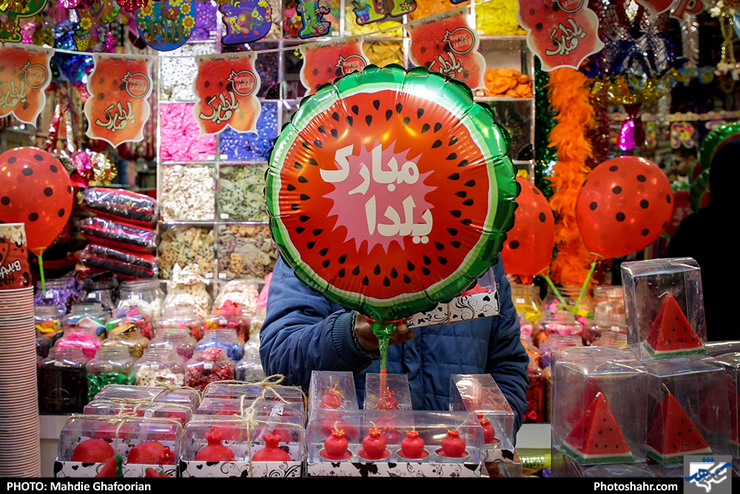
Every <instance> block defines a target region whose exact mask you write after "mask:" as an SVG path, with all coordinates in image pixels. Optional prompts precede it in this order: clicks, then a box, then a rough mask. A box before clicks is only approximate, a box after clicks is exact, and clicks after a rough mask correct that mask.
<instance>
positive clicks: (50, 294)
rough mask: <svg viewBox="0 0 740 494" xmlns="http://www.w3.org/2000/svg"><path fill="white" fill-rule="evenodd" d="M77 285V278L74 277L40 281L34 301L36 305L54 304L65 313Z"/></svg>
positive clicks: (60, 311) (37, 284)
mask: <svg viewBox="0 0 740 494" xmlns="http://www.w3.org/2000/svg"><path fill="white" fill-rule="evenodd" d="M75 285H76V282H75V279H74V278H72V277H68V278H54V279H51V280H46V281H45V282H44V283H41V281H38V282H37V283H36V293H35V294H34V297H33V299H34V300H33V303H34V305H35V306H36V307H38V306H47V305H52V306H54V307H56V308H57V310H58V311H59V313H61V314H62V315H64V314H66V313H67V301H68V300H69V299H70V297H72V295H73V294H74V292H75Z"/></svg>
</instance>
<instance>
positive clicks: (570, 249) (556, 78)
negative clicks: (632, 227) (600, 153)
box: [547, 67, 594, 286]
mask: <svg viewBox="0 0 740 494" xmlns="http://www.w3.org/2000/svg"><path fill="white" fill-rule="evenodd" d="M549 75H550V80H549V83H548V87H547V89H548V91H549V93H550V102H551V106H552V109H553V110H554V112H555V117H554V118H555V125H554V126H553V127H552V129H551V130H550V134H549V136H550V146H551V147H553V148H554V149H556V151H557V162H556V163H555V165H554V166H553V173H552V176H551V177H550V181H551V186H552V189H553V191H554V192H553V194H552V196H551V197H550V206H551V208H552V210H553V212H554V213H555V219H556V223H555V246H556V249H557V252H556V254H555V258H554V259H553V262H552V264H551V265H550V272H551V277H552V278H553V279H554V280H555V281H556V282H557V283H560V284H561V285H579V286H580V285H581V284H582V283H583V282H584V280H585V279H586V277H587V273H588V269H589V267H588V263H589V256H588V251H587V250H586V247H585V245H584V244H583V240H582V239H581V235H580V232H579V230H578V224H577V222H576V216H575V204H576V198H577V197H578V192H579V191H580V188H581V185H582V184H583V182H584V180H585V178H586V176H587V175H588V173H589V171H590V168H589V167H588V166H587V161H588V159H589V157H590V155H591V144H590V142H589V141H588V139H587V132H588V129H589V128H590V127H591V125H593V119H594V109H593V107H592V106H591V104H590V102H589V90H588V86H587V84H588V79H587V77H586V76H585V75H584V74H583V73H581V72H579V71H577V70H575V69H573V68H570V67H561V68H559V69H556V70H553V71H551V72H550V73H549Z"/></svg>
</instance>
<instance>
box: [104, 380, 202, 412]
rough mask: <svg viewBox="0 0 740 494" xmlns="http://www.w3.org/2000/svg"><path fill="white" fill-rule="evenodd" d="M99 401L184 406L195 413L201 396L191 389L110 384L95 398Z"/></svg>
mask: <svg viewBox="0 0 740 494" xmlns="http://www.w3.org/2000/svg"><path fill="white" fill-rule="evenodd" d="M95 399H97V400H112V399H119V400H134V401H152V402H155V403H161V402H164V403H174V404H178V405H184V406H187V407H189V408H190V409H191V410H193V411H195V410H196V409H197V408H198V406H199V405H200V401H201V396H200V394H199V393H198V392H197V391H195V390H194V389H191V388H185V387H182V388H177V387H168V386H138V385H134V384H130V385H126V384H109V385H107V386H105V387H104V388H103V389H102V390H100V392H99V393H98V394H97V395H96V396H95Z"/></svg>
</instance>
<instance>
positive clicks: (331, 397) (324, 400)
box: [321, 388, 342, 408]
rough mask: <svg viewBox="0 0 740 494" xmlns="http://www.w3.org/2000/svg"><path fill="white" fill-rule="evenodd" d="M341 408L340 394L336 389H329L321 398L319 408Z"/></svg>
mask: <svg viewBox="0 0 740 494" xmlns="http://www.w3.org/2000/svg"><path fill="white" fill-rule="evenodd" d="M341 406H342V392H341V391H339V390H338V389H336V388H329V389H328V390H327V391H326V393H325V394H324V396H322V397H321V408H340V407H341Z"/></svg>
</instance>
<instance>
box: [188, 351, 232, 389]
mask: <svg viewBox="0 0 740 494" xmlns="http://www.w3.org/2000/svg"><path fill="white" fill-rule="evenodd" d="M235 371H236V363H235V362H234V360H232V359H231V358H230V357H229V355H228V354H227V353H226V351H225V350H223V349H222V348H218V347H208V348H203V349H201V350H196V351H195V353H194V354H193V356H192V358H191V359H190V360H188V361H187V363H186V364H185V386H188V387H190V388H193V389H195V390H196V391H203V390H204V389H205V387H206V386H207V385H208V384H209V383H212V382H216V381H231V380H233V379H234V374H235Z"/></svg>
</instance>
